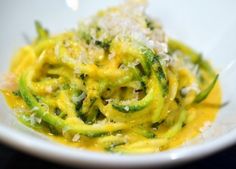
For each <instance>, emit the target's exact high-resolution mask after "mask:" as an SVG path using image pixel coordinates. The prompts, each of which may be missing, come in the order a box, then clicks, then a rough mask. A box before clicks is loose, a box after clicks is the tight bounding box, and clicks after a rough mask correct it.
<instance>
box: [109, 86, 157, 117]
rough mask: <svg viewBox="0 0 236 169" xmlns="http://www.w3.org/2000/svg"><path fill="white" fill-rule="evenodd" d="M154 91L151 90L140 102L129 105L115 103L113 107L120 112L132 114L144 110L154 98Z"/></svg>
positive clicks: (131, 102)
mask: <svg viewBox="0 0 236 169" xmlns="http://www.w3.org/2000/svg"><path fill="white" fill-rule="evenodd" d="M153 91H154V90H153V89H152V88H151V89H150V90H149V92H148V94H147V95H146V96H145V97H144V98H143V99H142V100H139V101H130V103H129V104H122V103H113V104H112V107H113V108H115V109H116V110H118V111H121V112H123V113H128V112H129V113H130V112H135V111H139V110H142V109H144V108H145V107H147V106H148V105H149V104H150V103H151V102H152V100H153V98H154V92H153Z"/></svg>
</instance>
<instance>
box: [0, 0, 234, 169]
mask: <svg viewBox="0 0 236 169" xmlns="http://www.w3.org/2000/svg"><path fill="white" fill-rule="evenodd" d="M67 1H70V0H67ZM72 1H73V0H72ZM118 2H120V0H80V1H79V6H78V7H79V8H78V10H75V8H74V9H73V8H70V7H68V5H66V1H65V0H50V1H49V0H34V1H32V0H20V1H19V0H1V1H0V23H1V25H0V58H1V62H0V73H4V72H6V71H7V69H8V65H9V63H10V60H11V56H12V55H13V54H14V53H15V52H16V50H17V49H18V48H19V47H20V46H22V45H24V44H26V43H27V41H30V40H31V39H32V38H33V37H34V36H35V32H34V25H33V22H34V20H36V19H37V20H40V21H41V22H42V23H43V24H44V25H45V26H46V27H47V28H49V30H50V31H51V32H53V33H58V32H62V31H65V30H68V29H70V28H74V27H76V25H77V23H78V20H79V19H82V18H84V17H86V16H89V15H91V14H94V13H95V12H96V10H98V9H101V8H105V7H106V6H109V5H112V4H117V3H118ZM148 13H149V14H150V15H151V16H153V17H156V18H158V19H159V20H160V21H161V22H162V23H163V25H164V28H165V29H166V31H167V33H168V34H169V35H170V36H172V37H175V38H177V39H180V40H182V41H184V42H186V43H187V44H190V45H191V46H192V47H194V48H196V49H197V50H199V51H201V52H203V54H204V55H206V56H208V58H209V59H210V60H212V62H213V64H214V65H215V66H216V67H217V68H218V70H219V72H221V77H220V82H221V84H222V88H223V101H224V102H227V101H229V104H228V105H227V106H225V107H223V108H222V109H221V110H220V113H219V115H218V117H217V120H216V122H215V123H214V124H213V126H212V127H211V128H209V129H208V130H207V131H206V132H205V133H204V134H202V135H201V136H199V137H198V138H196V139H194V141H193V142H194V144H192V143H190V144H188V145H186V146H184V147H181V148H178V149H174V150H169V151H166V152H161V153H156V154H148V155H129V156H121V155H117V154H105V153H94V152H89V151H86V150H80V149H75V148H70V147H65V146H63V145H59V144H57V143H54V142H52V141H50V140H48V139H47V138H45V137H44V136H42V135H41V134H38V133H36V132H34V131H32V130H31V129H28V128H26V127H24V126H22V125H21V124H19V123H18V122H17V120H16V118H15V116H14V113H13V112H12V110H10V109H9V108H8V106H7V105H6V103H5V101H4V98H3V97H2V96H0V141H1V142H3V143H6V144H8V145H11V146H13V147H15V148H17V149H20V150H22V151H25V152H28V153H30V154H33V155H35V156H38V157H41V158H44V159H48V160H52V161H56V162H59V163H64V164H68V165H73V166H80V165H85V166H90V167H91V166H96V167H98V166H99V167H104V166H112V167H122V166H123V167H144V166H145V167H146V166H153V165H155V166H164V165H165V166H166V165H174V164H176V163H181V162H186V161H190V160H193V159H197V158H201V157H204V156H206V155H208V154H211V153H213V152H216V151H219V150H221V149H223V148H225V147H228V146H230V145H232V144H234V143H236V104H234V102H236V87H235V80H236V65H235V64H236V63H235V58H236V43H235V39H236V31H235V30H236V1H234V0H224V1H223V0H175V1H174V0H150V5H149V8H148Z"/></svg>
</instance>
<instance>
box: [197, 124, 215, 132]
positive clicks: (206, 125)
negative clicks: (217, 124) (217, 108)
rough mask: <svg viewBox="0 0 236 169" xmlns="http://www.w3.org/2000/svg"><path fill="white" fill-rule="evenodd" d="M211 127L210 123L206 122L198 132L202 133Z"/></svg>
mask: <svg viewBox="0 0 236 169" xmlns="http://www.w3.org/2000/svg"><path fill="white" fill-rule="evenodd" d="M211 125H212V122H211V121H206V122H205V123H204V125H203V127H201V128H200V129H199V131H200V132H204V131H206V130H207V129H209V128H210V127H211Z"/></svg>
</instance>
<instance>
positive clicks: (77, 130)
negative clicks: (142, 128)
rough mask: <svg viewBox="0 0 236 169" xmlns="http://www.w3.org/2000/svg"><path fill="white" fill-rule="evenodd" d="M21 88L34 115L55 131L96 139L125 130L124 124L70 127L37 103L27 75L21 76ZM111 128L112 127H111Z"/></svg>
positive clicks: (23, 96)
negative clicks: (28, 83) (29, 87)
mask: <svg viewBox="0 0 236 169" xmlns="http://www.w3.org/2000/svg"><path fill="white" fill-rule="evenodd" d="M19 86H20V92H21V95H22V98H23V99H24V101H25V102H26V104H27V105H28V106H29V108H31V109H35V108H37V109H35V110H34V113H35V114H36V116H37V117H39V118H42V120H43V121H44V122H46V123H48V124H50V125H52V126H54V127H55V129H56V130H57V131H58V132H59V133H63V132H65V131H66V132H68V133H69V134H71V135H73V134H82V135H85V136H88V137H96V136H101V135H103V134H106V133H108V132H114V131H117V130H121V129H123V128H124V125H122V124H117V123H116V124H107V125H104V126H101V127H93V126H89V125H85V124H78V125H70V124H67V122H66V121H64V120H62V119H61V118H59V117H57V116H56V115H53V114H51V113H49V112H45V111H44V110H43V108H42V106H41V105H40V103H38V102H37V100H36V98H35V97H34V96H33V95H32V94H31V92H30V90H29V89H28V88H27V82H26V77H25V75H23V76H21V78H20V81H19ZM109 126H110V127H109ZM108 128H110V129H108Z"/></svg>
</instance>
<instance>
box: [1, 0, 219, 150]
mask: <svg viewBox="0 0 236 169" xmlns="http://www.w3.org/2000/svg"><path fill="white" fill-rule="evenodd" d="M145 6H146V4H145V3H144V2H143V1H128V2H126V3H124V4H121V5H118V6H116V7H110V8H108V9H106V10H102V11H99V12H98V13H97V14H96V15H95V16H93V17H91V18H89V19H86V20H84V21H83V22H81V23H80V24H79V27H78V28H77V29H76V30H72V31H67V32H64V33H62V34H59V35H50V34H49V32H48V31H47V30H46V29H45V28H43V27H42V25H41V24H40V23H39V22H35V25H36V30H37V33H38V37H37V38H36V39H35V41H34V42H33V43H32V44H30V45H27V46H25V47H23V48H21V49H20V50H19V52H18V53H17V54H16V56H15V57H14V58H13V61H12V64H11V66H10V71H9V74H7V75H6V80H5V82H4V83H3V84H2V85H1V91H2V92H3V94H4V95H5V98H6V100H7V102H8V104H9V106H10V107H12V108H13V109H14V110H15V111H16V116H17V117H18V119H19V121H20V122H22V123H23V124H25V125H26V126H29V127H31V128H33V129H35V130H36V131H39V132H41V133H44V134H46V135H48V136H49V137H50V138H53V139H54V140H56V141H58V142H61V143H64V144H66V145H70V146H75V147H78V148H85V149H89V150H93V151H107V152H115V153H128V154H129V153H153V152H159V151H164V150H167V149H170V148H174V147H177V146H179V145H181V144H183V143H184V142H185V141H187V140H189V139H191V138H193V137H194V136H196V135H197V134H199V133H200V131H201V130H202V127H203V126H204V125H205V124H208V123H209V122H212V121H213V120H214V118H215V116H216V114H217V111H218V109H219V106H220V104H221V89H220V85H219V83H218V81H217V80H218V76H219V75H218V74H217V73H216V71H215V70H214V69H213V67H212V66H211V64H210V63H209V62H208V61H206V60H205V59H204V58H203V57H202V55H201V54H199V53H197V52H195V51H194V50H193V49H191V48H190V47H188V46H186V45H185V44H183V43H181V42H179V41H177V40H174V39H171V38H170V37H168V36H167V35H166V34H165V32H164V30H163V28H162V26H161V25H160V23H158V22H157V21H155V20H154V19H152V18H151V17H149V16H148V15H147V14H146V13H145Z"/></svg>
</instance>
